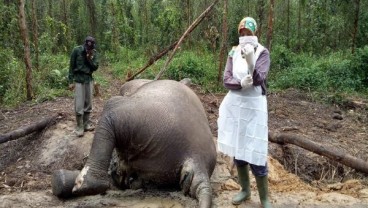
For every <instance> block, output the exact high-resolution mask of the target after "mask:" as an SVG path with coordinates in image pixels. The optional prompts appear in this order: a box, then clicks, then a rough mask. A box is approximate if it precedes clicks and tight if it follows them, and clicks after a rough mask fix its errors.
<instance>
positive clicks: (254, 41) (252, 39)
mask: <svg viewBox="0 0 368 208" xmlns="http://www.w3.org/2000/svg"><path fill="white" fill-rule="evenodd" d="M246 44H251V45H252V46H253V47H257V46H258V37H257V36H241V37H239V45H240V46H241V47H244V46H245V45H246Z"/></svg>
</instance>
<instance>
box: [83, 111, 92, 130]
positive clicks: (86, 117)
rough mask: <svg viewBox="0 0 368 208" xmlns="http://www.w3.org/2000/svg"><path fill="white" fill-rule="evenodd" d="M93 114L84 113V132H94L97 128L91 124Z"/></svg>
mask: <svg viewBox="0 0 368 208" xmlns="http://www.w3.org/2000/svg"><path fill="white" fill-rule="evenodd" d="M90 117H91V113H86V112H84V114H83V123H84V130H85V131H93V130H94V129H95V127H94V126H93V125H92V122H91V119H90Z"/></svg>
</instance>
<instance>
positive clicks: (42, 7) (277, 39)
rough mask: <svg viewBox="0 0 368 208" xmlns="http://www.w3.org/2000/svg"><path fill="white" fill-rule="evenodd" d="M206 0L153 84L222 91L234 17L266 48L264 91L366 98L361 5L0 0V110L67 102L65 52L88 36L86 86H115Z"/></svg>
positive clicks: (334, 0) (367, 6) (367, 37)
mask: <svg viewBox="0 0 368 208" xmlns="http://www.w3.org/2000/svg"><path fill="white" fill-rule="evenodd" d="M213 2H216V4H215V6H214V7H213V9H212V10H211V12H210V13H209V14H208V15H207V16H206V18H205V19H204V20H203V21H202V22H201V23H200V24H199V25H198V26H197V27H196V28H195V29H194V30H193V31H192V32H191V34H190V35H189V36H188V37H187V38H186V39H185V40H184V42H183V44H182V45H181V47H180V49H179V50H178V51H177V53H176V54H175V56H174V58H173V60H172V62H171V63H170V65H169V66H168V69H167V71H166V72H165V73H164V75H163V77H162V78H167V79H175V80H180V79H182V78H186V77H188V78H191V79H192V81H193V82H194V83H195V84H198V85H201V86H202V87H203V89H205V90H206V91H210V92H225V89H224V88H223V87H222V84H221V76H222V71H223V68H224V62H225V61H226V56H227V52H228V51H229V50H230V49H231V47H232V46H234V45H237V41H238V34H237V26H238V23H239V21H240V20H241V19H242V18H243V17H245V16H251V17H254V18H255V19H256V21H257V23H258V28H259V29H258V32H257V36H258V38H259V40H260V42H261V43H262V44H263V45H265V46H266V47H267V48H268V49H269V50H270V52H271V68H270V73H269V78H268V87H269V89H270V92H272V91H273V92H276V91H278V90H283V89H287V88H296V89H300V90H304V91H306V92H307V93H309V94H311V95H312V96H313V97H315V98H316V99H318V100H321V101H324V102H329V103H336V104H343V103H344V102H345V99H346V98H347V97H351V96H358V97H365V98H367V97H368V46H367V44H368V1H360V0H309V1H307V0H284V1H274V0H258V1H251V0H217V1H216V0H201V1H197V0H17V1H13V0H1V1H0V66H1V67H0V106H3V107H14V106H17V105H19V104H21V103H24V102H25V101H27V100H28V101H31V102H36V103H37V102H43V101H46V100H51V99H54V98H56V97H58V96H72V93H71V92H70V91H68V90H67V85H68V84H67V74H68V70H69V55H70V53H71V51H72V49H73V47H75V46H77V45H81V44H83V41H84V39H85V37H86V36H88V35H92V36H93V37H95V38H96V40H97V51H98V52H99V53H100V58H101V60H100V64H101V67H100V69H99V70H98V71H97V72H96V73H95V80H96V82H97V83H99V84H100V86H102V87H104V86H108V85H109V83H108V80H107V79H106V74H107V73H109V74H112V75H113V76H114V77H116V78H119V79H121V80H122V82H123V81H124V80H125V79H126V78H127V76H129V75H131V74H134V73H136V72H137V71H138V70H139V69H140V68H141V67H142V66H144V64H146V63H147V62H148V61H149V59H150V58H151V57H153V56H155V55H157V54H158V53H159V52H160V51H162V50H163V49H165V48H167V47H168V46H170V45H172V44H173V43H175V41H177V40H179V38H180V37H181V36H182V34H183V33H184V32H185V31H186V29H187V28H188V27H189V26H190V25H191V24H192V23H193V21H194V20H195V19H196V18H197V17H198V16H199V15H200V14H201V13H202V12H203V11H204V10H205V9H206V8H207V7H208V6H209V5H210V4H212V3H213ZM169 54H170V52H169ZM164 64H165V58H162V59H160V60H158V61H156V62H155V63H154V64H153V65H152V66H150V67H149V68H148V69H146V70H145V71H144V72H143V73H141V74H139V75H138V76H137V78H148V79H153V78H155V76H156V75H157V74H158V72H159V71H160V70H161V69H162V67H163V66H164Z"/></svg>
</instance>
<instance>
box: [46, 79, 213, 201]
mask: <svg viewBox="0 0 368 208" xmlns="http://www.w3.org/2000/svg"><path fill="white" fill-rule="evenodd" d="M113 152H114V154H113ZM216 156H217V152H216V146H215V142H214V140H213V136H212V133H211V130H210V127H209V123H208V120H207V116H206V113H205V110H204V108H203V105H202V103H201V101H200V100H199V98H198V96H197V95H196V94H195V93H194V92H193V91H192V90H191V89H190V88H189V87H188V86H186V85H185V84H183V83H180V82H177V81H174V80H144V79H142V80H132V81H129V82H127V83H125V84H124V85H123V86H122V89H121V90H120V95H119V96H114V97H111V98H110V99H109V100H108V101H107V102H106V103H105V105H104V108H103V111H102V114H101V117H100V119H99V121H98V124H97V127H96V130H95V135H94V138H93V142H92V147H91V150H90V154H89V156H88V159H87V161H86V164H85V165H84V167H83V169H82V170H81V171H80V172H79V171H69V170H63V169H61V170H57V171H55V172H54V173H53V175H52V188H53V194H54V195H56V196H59V197H70V196H81V195H94V194H99V193H103V192H105V191H106V190H107V189H108V188H109V187H110V182H109V177H110V178H112V179H113V181H114V183H115V184H117V185H118V186H119V187H121V188H140V187H142V186H144V185H145V184H156V185H157V186H167V187H178V188H180V189H181V190H182V191H183V193H184V194H185V195H189V196H191V197H193V198H196V199H198V205H199V207H201V208H205V207H206V208H207V207H211V205H212V188H211V184H210V177H211V175H212V173H213V170H214V168H215V165H216ZM108 170H110V171H108ZM108 172H110V176H109V174H108Z"/></svg>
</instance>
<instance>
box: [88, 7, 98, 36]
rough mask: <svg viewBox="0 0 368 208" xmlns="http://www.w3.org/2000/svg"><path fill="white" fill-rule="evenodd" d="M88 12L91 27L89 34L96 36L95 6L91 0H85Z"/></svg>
mask: <svg viewBox="0 0 368 208" xmlns="http://www.w3.org/2000/svg"><path fill="white" fill-rule="evenodd" d="M86 4H87V8H88V13H89V24H90V29H91V35H92V36H93V37H96V28H97V27H98V26H97V19H96V6H95V2H94V1H91V0H86Z"/></svg>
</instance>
